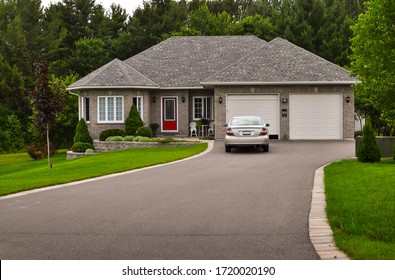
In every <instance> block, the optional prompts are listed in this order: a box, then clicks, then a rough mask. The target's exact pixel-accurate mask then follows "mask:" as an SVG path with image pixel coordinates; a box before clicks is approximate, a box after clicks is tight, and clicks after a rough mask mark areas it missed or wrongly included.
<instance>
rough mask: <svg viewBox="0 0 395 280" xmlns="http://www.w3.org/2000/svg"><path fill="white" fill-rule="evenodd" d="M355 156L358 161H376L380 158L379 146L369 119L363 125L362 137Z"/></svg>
mask: <svg viewBox="0 0 395 280" xmlns="http://www.w3.org/2000/svg"><path fill="white" fill-rule="evenodd" d="M357 157H358V160H359V161H360V162H378V161H380V158H381V153H380V149H379V146H378V144H377V142H376V137H375V135H374V133H373V130H372V125H371V123H370V120H369V119H368V120H366V124H365V126H364V127H363V131H362V139H361V142H360V144H359V147H358V151H357Z"/></svg>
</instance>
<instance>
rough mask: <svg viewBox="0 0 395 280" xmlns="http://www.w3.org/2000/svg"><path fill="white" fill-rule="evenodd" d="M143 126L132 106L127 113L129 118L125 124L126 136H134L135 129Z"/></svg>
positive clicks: (134, 107) (135, 108) (135, 109)
mask: <svg viewBox="0 0 395 280" xmlns="http://www.w3.org/2000/svg"><path fill="white" fill-rule="evenodd" d="M143 125H144V123H143V121H142V120H141V117H140V114H139V112H138V111H137V107H136V106H135V105H132V107H131V108H130V111H129V116H128V118H127V119H126V122H125V131H126V134H127V135H136V131H137V129H139V127H142V126H143Z"/></svg>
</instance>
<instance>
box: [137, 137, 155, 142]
mask: <svg viewBox="0 0 395 280" xmlns="http://www.w3.org/2000/svg"><path fill="white" fill-rule="evenodd" d="M133 142H152V140H151V138H148V137H144V136H136V137H134V139H133Z"/></svg>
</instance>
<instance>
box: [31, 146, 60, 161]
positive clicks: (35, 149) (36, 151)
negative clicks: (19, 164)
mask: <svg viewBox="0 0 395 280" xmlns="http://www.w3.org/2000/svg"><path fill="white" fill-rule="evenodd" d="M49 152H50V155H51V157H52V156H54V155H55V154H56V152H57V150H56V148H55V146H54V145H52V144H49ZM27 153H28V154H29V156H30V157H31V158H32V159H34V160H40V159H43V158H44V157H47V156H48V147H47V144H40V143H33V144H31V145H29V146H28V147H27Z"/></svg>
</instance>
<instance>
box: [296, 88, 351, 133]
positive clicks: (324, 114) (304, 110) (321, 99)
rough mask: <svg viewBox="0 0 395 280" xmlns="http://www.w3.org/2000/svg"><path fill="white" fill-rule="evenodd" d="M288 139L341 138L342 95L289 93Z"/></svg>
mask: <svg viewBox="0 0 395 280" xmlns="http://www.w3.org/2000/svg"><path fill="white" fill-rule="evenodd" d="M289 106H290V107H289V126H290V128H289V129H290V139H312V140H320V139H342V130H343V118H342V95H341V94H340V93H336V94H333V93H330V94H290V97H289Z"/></svg>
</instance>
